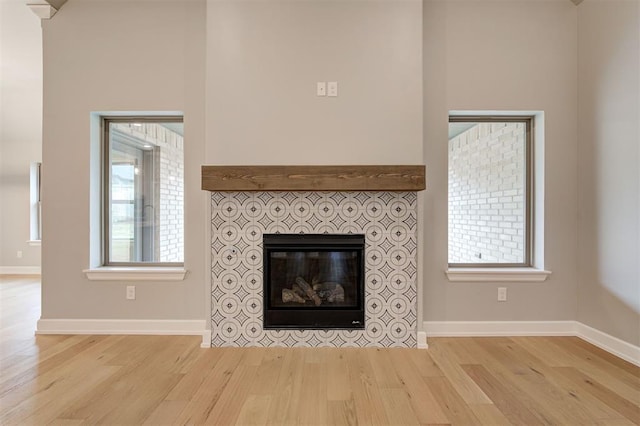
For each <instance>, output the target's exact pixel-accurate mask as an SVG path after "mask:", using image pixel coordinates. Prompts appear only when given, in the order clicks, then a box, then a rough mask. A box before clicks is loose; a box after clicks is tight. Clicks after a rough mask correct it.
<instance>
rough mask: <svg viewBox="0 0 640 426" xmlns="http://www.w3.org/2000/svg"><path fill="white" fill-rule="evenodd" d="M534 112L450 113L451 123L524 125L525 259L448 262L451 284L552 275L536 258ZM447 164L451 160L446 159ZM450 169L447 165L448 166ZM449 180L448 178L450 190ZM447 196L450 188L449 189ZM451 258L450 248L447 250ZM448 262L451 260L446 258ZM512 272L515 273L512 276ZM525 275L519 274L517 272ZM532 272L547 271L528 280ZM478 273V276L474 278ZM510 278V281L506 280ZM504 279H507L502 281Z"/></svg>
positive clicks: (525, 278)
mask: <svg viewBox="0 0 640 426" xmlns="http://www.w3.org/2000/svg"><path fill="white" fill-rule="evenodd" d="M537 115H538V114H534V113H513V114H512V113H509V114H505V115H500V114H494V113H492V112H487V113H486V114H483V113H475V112H474V113H460V114H459V113H454V112H453V111H451V112H449V121H448V122H449V123H460V122H467V123H468V122H474V123H504V122H509V123H515V122H518V123H519V122H523V123H525V161H524V164H525V197H524V198H525V199H524V203H525V220H524V223H525V244H524V246H525V256H524V261H523V262H521V263H447V270H446V274H447V277H448V278H449V280H450V281H485V280H489V279H492V280H497V281H509V280H511V278H517V279H515V280H517V281H544V280H545V279H546V277H547V275H548V274H550V272H548V271H542V270H540V269H537V268H536V267H535V266H534V265H535V264H536V262H535V259H534V253H535V248H534V235H535V232H536V230H535V205H534V199H535V196H534V194H535V187H534V183H535V159H534V158H535V152H534V150H535V136H534V134H535V131H536V128H535V126H536V116H537ZM447 161H448V159H447ZM447 170H448V166H447ZM448 185H449V179H448V178H447V188H448ZM447 195H448V189H447ZM448 205H449V203H448V197H447V223H448V220H449V219H448V218H449V211H448V209H449V207H448ZM448 242H449V229H448V227H447V247H448ZM447 258H448V248H447ZM447 261H448V259H447ZM509 270H511V271H512V272H513V273H514V274H512V276H509ZM516 270H518V272H522V274H519V275H518V273H517V272H516ZM529 271H541V272H546V273H547V274H543V275H544V277H542V279H529V278H530V277H531V275H530V273H529ZM474 274H475V275H474ZM478 274H480V275H486V276H487V279H471V278H473V277H477V275H478ZM505 277H507V278H505ZM503 278H504V279H503Z"/></svg>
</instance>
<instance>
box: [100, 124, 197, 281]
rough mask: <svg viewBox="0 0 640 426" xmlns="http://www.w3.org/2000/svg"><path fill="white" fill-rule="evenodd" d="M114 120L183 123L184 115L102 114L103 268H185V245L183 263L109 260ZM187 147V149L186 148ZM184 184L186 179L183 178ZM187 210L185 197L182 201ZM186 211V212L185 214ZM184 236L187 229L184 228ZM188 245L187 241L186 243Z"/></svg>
mask: <svg viewBox="0 0 640 426" xmlns="http://www.w3.org/2000/svg"><path fill="white" fill-rule="evenodd" d="M111 123H184V116H182V115H126V116H121V115H117V116H112V115H101V116H100V139H101V141H100V142H101V150H100V151H101V159H100V191H101V196H100V201H101V204H102V205H101V208H100V239H101V244H100V247H101V255H100V259H101V260H100V262H101V266H102V267H118V268H119V267H126V268H142V269H145V268H158V267H161V268H164V267H169V268H175V267H180V268H182V267H184V247H183V261H182V262H146V261H139V262H117V261H116V262H113V261H111V260H110V256H109V250H110V244H109V243H110V237H111V235H110V232H109V229H110V226H109V223H110V218H111V212H110V195H111V181H110V179H109V177H110V165H111V143H110V132H109V125H110V124H111ZM183 149H184V148H183ZM152 156H153V158H154V159H155V158H156V156H157V152H156V151H155V150H154V152H153V154H152ZM183 185H184V181H183ZM183 209H184V200H183ZM183 214H184V213H183ZM183 236H184V229H183ZM185 247H186V244H185Z"/></svg>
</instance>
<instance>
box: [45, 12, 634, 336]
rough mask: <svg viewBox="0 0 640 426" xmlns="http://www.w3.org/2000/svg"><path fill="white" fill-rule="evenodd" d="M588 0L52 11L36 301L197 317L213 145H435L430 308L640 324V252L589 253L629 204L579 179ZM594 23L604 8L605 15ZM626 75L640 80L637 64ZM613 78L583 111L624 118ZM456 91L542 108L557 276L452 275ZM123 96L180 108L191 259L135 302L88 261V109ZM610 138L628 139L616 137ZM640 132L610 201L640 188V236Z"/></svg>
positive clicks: (451, 316)
mask: <svg viewBox="0 0 640 426" xmlns="http://www.w3.org/2000/svg"><path fill="white" fill-rule="evenodd" d="M591 2H592V0H585V2H584V3H583V5H581V6H580V7H578V8H576V7H575V6H574V5H572V4H571V2H569V1H565V0H557V1H533V0H532V1H514V2H504V1H498V0H496V1H493V0H486V1H482V2H478V1H472V0H460V1H451V2H443V1H437V0H425V1H424V2H420V1H397V2H395V1H394V2H389V1H380V2H357V1H354V2H286V1H277V2H270V3H269V4H268V5H267V4H265V3H264V2H257V1H256V2H249V1H244V2H232V1H212V0H210V1H208V2H207V3H206V4H205V2H204V0H202V1H185V2H179V1H162V2H154V3H153V7H148V2H142V1H127V2H121V1H106V2H105V1H98V0H96V1H91V2H85V1H79V0H69V1H68V2H67V3H66V4H65V6H64V7H63V9H62V10H61V11H60V12H59V13H58V14H57V15H56V16H55V17H54V19H52V20H51V21H48V22H45V23H44V42H45V43H44V48H45V50H44V67H45V80H44V84H45V91H44V129H45V138H44V151H43V155H44V163H45V165H46V173H47V180H46V182H45V200H44V202H45V221H44V227H45V241H44V245H43V265H42V266H43V318H117V319H135V318H148V319H163V318H166V319H203V318H204V317H205V315H206V313H208V308H207V306H208V305H207V303H208V300H207V299H208V298H207V296H206V294H207V293H206V292H207V288H206V287H207V286H208V280H209V278H208V272H207V268H208V264H209V261H210V258H209V250H210V249H209V247H208V244H209V243H208V242H207V241H210V240H209V237H210V236H209V235H207V232H208V231H207V228H208V220H207V217H208V214H209V207H208V204H207V194H206V193H204V192H202V191H201V190H200V189H199V188H200V181H199V174H200V168H199V167H200V165H201V164H203V163H208V164H269V163H271V164H348V163H356V164H367V163H369V164H374V163H387V164H394V163H420V162H424V163H425V164H426V165H427V182H428V183H427V188H428V189H427V191H425V193H424V197H423V198H424V205H423V206H422V207H423V212H424V221H423V222H421V223H420V224H419V227H420V229H421V230H422V234H421V235H422V237H423V242H424V251H423V253H422V265H421V267H422V268H423V271H424V282H423V283H422V285H423V305H424V309H423V312H424V315H423V316H424V319H425V320H427V321H453V320H460V321H463V320H469V321H474V320H475V321H483V320H505V321H508V320H531V321H542V320H575V319H576V318H578V319H581V320H584V321H585V322H586V323H587V324H590V325H593V326H596V327H599V328H600V327H601V328H602V329H603V330H604V331H607V332H610V333H612V334H614V335H616V336H618V337H621V338H624V339H626V340H628V341H631V342H637V339H636V338H635V337H633V336H631V334H632V333H633V330H629V329H626V330H623V329H624V325H623V323H625V322H628V321H633V320H636V321H637V308H634V307H633V306H631V305H629V304H628V303H626V305H628V306H630V307H629V308H628V314H625V313H624V311H623V310H622V309H619V307H620V306H625V303H623V302H620V301H618V300H616V298H618V299H620V295H623V296H622V299H627V301H628V299H630V298H631V297H632V296H633V291H636V292H637V290H638V289H637V282H638V270H637V267H638V266H637V262H636V265H635V269H633V267H631V266H629V267H626V266H625V269H624V272H622V273H620V274H621V275H616V274H618V272H617V269H616V268H615V265H617V256H610V255H604V254H603V253H598V252H596V247H602V249H605V248H606V249H607V250H609V249H610V247H609V242H610V241H612V240H608V239H607V240H604V241H603V240H597V241H596V240H595V238H596V237H598V238H602V235H604V234H607V233H608V232H609V231H611V230H616V232H618V233H620V232H621V231H619V230H617V229H618V228H617V226H618V225H615V224H610V225H604V224H603V223H604V222H603V221H608V220H614V221H615V220H617V219H616V218H615V217H614V218H613V219H610V217H611V214H613V213H614V212H615V211H614V210H613V209H611V208H605V207H606V206H607V205H608V204H607V203H608V200H609V198H606V199H600V198H598V197H599V196H598V195H597V194H600V193H597V192H593V193H591V192H590V191H589V188H590V186H589V185H587V184H584V185H581V186H580V189H581V192H580V194H581V200H580V204H579V203H578V172H579V169H578V159H577V155H576V153H577V152H578V140H579V139H578V113H577V108H576V105H577V103H578V99H579V96H578V95H579V93H578V82H577V79H576V70H578V65H579V62H578V46H579V43H578V11H579V10H582V9H581V8H582V7H584V8H585V9H584V10H585V12H584V16H585V19H586V17H587V14H586V11H588V10H589V8H590V7H592V5H591V4H590V3H591ZM596 3H597V2H596ZM603 3H604V2H603ZM606 3H607V4H608V3H609V2H606ZM631 3H632V2H627V4H631ZM421 8H422V11H421ZM580 13H581V19H583V15H582V14H583V12H580ZM635 16H636V19H637V14H636V15H635ZM620 19H621V18H620ZM625 19H631V18H625ZM590 21H593V23H594V24H593V25H595V26H597V25H596V24H597V22H598V21H597V19H596V17H595V16H593V17H592V18H590V20H588V19H586V22H590ZM621 23H624V25H622V26H623V27H624V28H626V27H627V25H629V28H631V27H632V26H633V25H634V24H633V23H632V22H631V21H626V20H622V21H621ZM613 25H614V26H617V24H615V23H614V24H613ZM635 26H636V30H637V21H636V23H635ZM616 34H617V33H616ZM583 36H584V33H581V42H580V48H581V49H583V47H584V46H585V44H584V41H583ZM615 37H617V36H616V35H615V34H613V35H607V37H605V40H604V42H606V43H609V42H610V43H611V45H612V46H613V45H616V46H617V40H618V39H617V38H615ZM621 40H626V38H622V39H621ZM636 40H637V39H636ZM624 49H628V47H627V48H624V47H623V50H624ZM605 50H612V49H605ZM605 50H602V52H601V53H599V52H600V50H598V49H596V51H595V52H594V53H593V55H594V60H598V61H599V60H600V59H602V60H604V59H608V58H609V57H608V56H606V55H605ZM581 51H582V50H581ZM625 51H627V52H628V50H625ZM597 55H603V56H602V57H600V56H597ZM624 56H625V57H622V58H618V57H615V58H614V59H615V60H614V59H612V60H613V62H611V63H612V64H613V65H612V66H615V69H616V70H617V71H615V72H625V73H626V72H632V71H633V70H631V71H628V70H626V68H625V67H627V68H628V66H630V65H629V64H633V63H635V67H636V68H635V70H636V74H635V75H637V74H638V73H637V49H636V53H635V56H634V54H633V53H632V54H630V55H624ZM633 58H635V61H636V62H633V60H634V59H633ZM585 60H586V59H585V58H581V61H580V65H581V69H583V64H584V61H585ZM629 61H631V62H629ZM469 63H472V64H473V65H474V66H473V67H472V68H470V67H469V66H468V64H469ZM605 63H606V62H605ZM600 66H601V67H605V65H600ZM620 67H622V68H625V70H624V71H620V70H619V68H620ZM605 71H607V70H605V69H604V68H602V69H601V70H600V71H598V70H596V71H594V73H596V74H597V76H599V77H598V78H597V79H596V77H594V79H595V80H594V82H598V81H600V80H599V79H601V78H604V77H605V76H606V77H607V78H609V74H608V71H607V72H605ZM615 72H614V75H615ZM625 75H627V74H625ZM585 78H586V77H585V75H584V74H582V75H581V80H580V87H581V88H583V87H584V86H588V85H590V84H591V80H585ZM625 78H626V80H624V81H629V83H628V84H629V85H631V86H633V84H634V83H633V82H632V81H631V77H628V76H627V77H625ZM333 80H335V81H338V82H339V84H340V96H339V97H338V98H318V97H316V96H315V83H316V82H317V81H333ZM596 87H600V86H596ZM635 87H636V93H637V86H635ZM589 90H591V89H589ZM589 90H587V91H586V92H585V93H588V92H589ZM593 90H596V89H595V88H594V89H593ZM597 94H599V95H602V93H601V92H597ZM594 95H595V93H594ZM604 96H605V97H604V98H599V99H604V100H606V103H605V104H603V107H604V109H602V108H603V107H601V106H598V105H601V104H600V103H599V102H600V101H599V100H598V103H596V102H595V100H594V101H593V102H591V101H589V102H587V101H586V100H585V99H584V97H583V93H581V97H580V106H581V112H580V117H581V119H582V117H583V116H584V115H585V114H586V111H587V110H585V107H586V106H589V107H590V108H592V109H593V112H592V115H591V116H592V117H593V118H594V119H597V122H600V123H602V120H612V119H611V117H612V116H611V115H609V114H610V112H609V109H610V108H613V109H611V110H612V111H613V110H616V111H617V109H615V108H614V107H613V106H611V103H613V102H617V101H618V100H620V99H627V98H626V97H625V96H627V95H625V94H624V93H622V94H621V93H618V91H617V90H614V88H610V89H607V90H606V91H605V92H604ZM628 96H632V95H628ZM629 99H630V100H629V101H628V103H629V108H631V109H630V111H629V114H632V113H633V111H634V110H633V108H634V107H633V105H635V108H636V109H635V114H636V117H637V97H636V98H634V99H635V102H636V103H635V104H634V103H633V99H631V98H629ZM596 106H598V107H597V108H596ZM453 109H458V110H478V109H497V110H523V109H524V110H543V111H545V117H546V123H545V145H546V149H545V152H544V159H545V169H544V172H545V179H546V194H545V198H544V200H543V202H544V205H543V207H544V212H545V219H546V224H545V232H544V240H545V243H544V248H545V267H546V268H547V269H549V270H551V271H552V272H553V274H552V275H551V277H550V279H549V280H548V281H546V282H544V283H535V284H525V283H506V286H507V287H508V288H509V301H508V302H507V303H501V304H498V303H497V302H496V287H497V284H496V283H451V282H448V281H447V280H446V278H445V275H444V270H445V269H446V266H447V166H446V165H447V115H448V111H449V110H453ZM112 110H130V111H136V110H156V111H157V110H171V111H174V110H182V111H184V112H185V156H186V157H185V172H186V176H185V199H186V204H185V215H186V229H185V232H186V238H185V239H186V246H185V265H186V267H187V269H188V270H189V271H190V273H189V275H188V277H187V279H186V280H185V281H184V282H177V283H154V282H148V283H137V284H136V285H137V287H138V288H137V299H136V301H135V302H131V301H126V300H125V291H124V286H125V285H126V284H127V283H124V282H123V283H112V282H91V281H88V280H87V279H86V278H85V277H84V274H83V273H82V270H83V269H85V268H87V267H88V266H89V264H90V257H89V252H88V251H89V247H90V238H89V229H90V220H89V216H90V214H89V206H90V199H91V194H90V190H89V183H88V180H89V177H90V169H89V159H90V146H91V143H92V141H91V135H90V128H89V121H90V120H89V113H90V112H91V111H112ZM605 112H606V113H605ZM624 117H627V116H626V115H624ZM623 121H624V120H623ZM616 122H620V120H616ZM603 125H606V126H609V127H611V126H610V125H609V124H608V123H604V124H603ZM624 125H625V124H624V122H623V123H622V126H623V127H624ZM632 130H633V129H632ZM589 131H590V130H589V129H588V128H586V127H584V125H583V124H582V122H581V125H580V132H581V138H580V141H581V157H580V173H581V175H580V176H581V179H582V178H589V179H596V181H594V183H596V184H597V185H600V186H602V185H604V184H607V185H609V180H608V178H606V176H603V175H599V174H598V175H592V174H591V172H590V171H589V169H590V168H591V166H592V165H599V164H604V165H605V166H606V167H607V168H608V169H607V170H611V173H613V170H612V169H613V164H617V161H618V160H616V159H615V158H606V159H603V158H600V151H597V152H593V153H591V154H590V153H589V152H586V151H584V149H583V146H589V145H588V144H587V143H586V142H585V143H584V144H583V142H582V139H584V138H586V136H585V135H586V134H587V133H588V132H589ZM612 131H615V132H616V133H615V134H620V135H622V134H621V133H620V132H621V130H619V129H613V130H612ZM635 131H636V132H637V127H636V128H635ZM588 140H592V141H593V142H592V146H594V147H599V148H598V149H600V150H601V148H602V147H603V146H604V144H605V143H606V144H609V143H613V142H612V141H611V140H609V139H608V138H604V137H601V136H598V137H595V136H593V138H592V139H591V138H590V139H588ZM635 140H636V141H637V133H636V139H635ZM615 143H620V144H622V143H623V142H622V139H620V138H616V141H615ZM625 146H626V145H625ZM635 149H636V150H635V151H633V148H631V151H632V152H635V160H634V159H633V158H634V157H633V156H628V157H627V158H625V159H623V163H622V164H623V166H622V168H621V169H622V170H620V171H616V173H623V174H625V176H624V177H625V179H631V178H634V179H636V180H635V182H636V186H635V187H634V186H630V187H628V188H627V187H625V188H623V189H620V192H619V193H618V194H617V195H616V196H615V198H614V200H615V201H616V202H617V203H618V204H617V206H621V207H624V206H626V204H623V201H625V200H631V201H627V202H629V203H630V204H629V206H630V207H629V209H628V211H625V212H624V213H620V214H621V215H623V216H624V218H623V219H624V221H626V222H625V223H628V224H630V226H632V227H633V225H634V222H633V217H635V220H636V222H635V228H634V229H635V234H633V235H638V230H637V217H638V202H637V192H638V187H637V182H638V176H637V174H635V175H633V174H632V172H631V171H630V168H631V167H632V165H633V164H635V165H636V166H637V163H638V161H637V147H636V148H635ZM596 154H598V155H596ZM596 160H597V161H596ZM634 161H635V163H634ZM627 174H628V176H627ZM614 177H615V176H614ZM617 179H618V178H617V177H616V180H617ZM633 191H635V196H636V198H635V201H633V200H634V198H633V194H632V193H633ZM634 203H635V204H634ZM594 205H595V206H597V207H598V209H600V211H602V212H603V214H598V216H597V218H595V219H593V220H591V219H588V218H587V219H588V220H587V219H585V217H586V216H583V217H582V218H581V222H580V230H581V231H582V232H583V233H584V237H581V240H580V244H581V245H589V244H590V245H592V246H593V247H594V248H593V249H592V250H587V249H581V254H584V256H585V258H584V260H579V259H578V249H577V247H578V243H579V239H578V206H580V208H581V210H585V209H586V208H591V207H593V206H594ZM616 210H619V209H616ZM605 213H606V214H605ZM633 215H635V216H633ZM585 238H593V239H594V240H588V239H585ZM607 238H609V237H607ZM634 241H635V242H634ZM637 242H638V240H637V238H636V239H635V240H634V239H632V242H630V243H629V242H627V241H626V240H625V242H624V243H623V245H622V246H621V247H620V248H614V249H613V250H614V251H613V253H619V254H620V256H623V257H624V256H632V255H633V254H634V253H635V256H636V259H637V257H638V256H637V244H638V243H637ZM600 243H603V244H604V243H607V245H599V244H600ZM596 244H598V245H596ZM634 244H635V245H634ZM634 247H635V248H634ZM622 248H624V250H627V251H628V253H627V252H623V249H622ZM633 250H635V252H634V251H633ZM587 252H588V253H587ZM587 255H589V256H595V259H596V260H597V261H596V262H594V266H593V268H596V267H597V268H599V269H598V270H596V271H592V272H594V273H595V272H599V271H602V269H601V268H602V267H604V268H606V269H607V270H608V271H610V272H608V275H607V278H606V282H607V283H610V282H613V283H616V284H615V286H614V287H617V288H618V290H616V291H615V292H610V291H608V292H607V293H608V294H610V295H611V294H616V295H618V296H616V298H613V297H611V300H612V301H611V302H606V303H607V304H608V305H606V306H602V304H603V297H602V296H601V294H600V293H599V290H598V289H601V288H603V286H602V281H596V280H593V281H589V280H588V276H587V275H589V274H587V273H585V274H582V275H581V279H582V287H581V288H580V290H579V279H578V278H579V276H578V275H579V274H578V267H579V266H581V267H583V268H585V271H587V269H586V267H587V266H588V265H590V264H591V261H592V258H593V257H586V256H587ZM624 258H626V257H624ZM598 265H600V266H598ZM634 274H635V275H634ZM619 277H623V278H619ZM634 279H635V282H634V281H633V280H634ZM590 282H593V284H589V283H590ZM629 282H630V283H631V284H628V283H629ZM585 283H586V284H585ZM501 285H503V284H501ZM634 286H635V287H634ZM578 295H580V310H579V309H578ZM614 301H615V302H614ZM592 310H593V312H594V313H591V311H592ZM595 312H601V313H606V315H605V314H597V313H595ZM614 324H619V326H613V325H614Z"/></svg>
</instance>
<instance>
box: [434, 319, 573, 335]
mask: <svg viewBox="0 0 640 426" xmlns="http://www.w3.org/2000/svg"><path fill="white" fill-rule="evenodd" d="M424 330H425V331H426V333H427V337H455V336H460V337H471V336H574V335H575V321H425V322H424Z"/></svg>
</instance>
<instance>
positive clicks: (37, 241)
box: [27, 240, 42, 246]
mask: <svg viewBox="0 0 640 426" xmlns="http://www.w3.org/2000/svg"><path fill="white" fill-rule="evenodd" d="M27 244H29V245H30V246H40V245H42V241H41V240H27Z"/></svg>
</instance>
